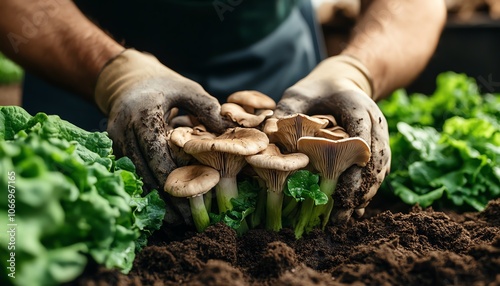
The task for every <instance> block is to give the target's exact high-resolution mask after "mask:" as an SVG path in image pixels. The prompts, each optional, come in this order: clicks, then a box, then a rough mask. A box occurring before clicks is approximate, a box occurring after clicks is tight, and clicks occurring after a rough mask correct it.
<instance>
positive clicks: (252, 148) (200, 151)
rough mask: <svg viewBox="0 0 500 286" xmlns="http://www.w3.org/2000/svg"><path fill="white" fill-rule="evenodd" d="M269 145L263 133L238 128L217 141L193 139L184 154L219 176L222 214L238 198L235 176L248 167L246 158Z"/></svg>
mask: <svg viewBox="0 0 500 286" xmlns="http://www.w3.org/2000/svg"><path fill="white" fill-rule="evenodd" d="M268 144H269V139H268V138H267V136H266V134H264V133H263V132H261V131H259V130H257V129H254V128H241V127H235V128H230V129H228V130H227V131H226V132H225V133H223V134H222V135H220V136H218V137H215V138H204V139H192V140H190V141H188V142H187V143H186V144H184V151H185V152H186V153H188V154H191V155H192V156H193V157H195V158H196V159H197V160H198V161H199V162H201V163H202V164H204V165H207V166H210V167H212V168H214V169H216V170H218V171H219V173H220V177H221V179H220V181H219V183H218V184H217V186H216V187H215V191H216V196H217V205H218V207H219V212H220V213H223V212H225V211H227V210H230V209H231V208H232V204H231V199H232V198H237V197H238V187H237V184H236V175H237V174H238V173H239V171H240V170H241V169H242V168H243V166H245V164H246V161H245V156H248V155H253V154H257V153H259V152H260V151H262V150H264V149H265V148H266V147H267V145H268Z"/></svg>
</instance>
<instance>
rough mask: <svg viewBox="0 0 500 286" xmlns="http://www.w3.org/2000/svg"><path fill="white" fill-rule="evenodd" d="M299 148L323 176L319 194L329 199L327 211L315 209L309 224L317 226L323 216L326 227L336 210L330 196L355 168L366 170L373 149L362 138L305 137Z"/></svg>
mask: <svg viewBox="0 0 500 286" xmlns="http://www.w3.org/2000/svg"><path fill="white" fill-rule="evenodd" d="M297 147H298V149H299V151H300V152H302V153H304V154H306V155H307V156H309V160H310V162H311V164H312V165H313V167H314V168H315V169H316V170H317V171H318V172H319V174H320V178H321V180H320V190H321V191H322V192H323V193H325V194H326V195H327V196H328V203H327V205H326V207H316V210H315V212H314V213H313V214H312V216H311V218H310V223H311V224H313V225H314V224H316V222H315V220H317V219H318V218H319V216H320V215H321V214H323V215H324V216H325V217H324V218H323V226H325V225H326V223H327V222H328V220H329V214H330V212H331V210H332V208H333V199H332V197H331V196H332V194H333V192H334V191H335V187H336V185H337V181H338V179H339V177H340V175H341V174H342V173H343V172H344V171H345V170H346V169H347V168H349V167H350V166H352V165H358V166H360V167H364V166H366V164H367V163H368V161H369V160H370V156H371V152H370V147H369V145H368V143H366V141H365V140H363V139H362V138H360V137H350V138H346V139H341V140H330V139H326V138H318V137H302V138H300V139H299V140H298V142H297ZM324 208H326V209H324ZM323 209H324V210H323Z"/></svg>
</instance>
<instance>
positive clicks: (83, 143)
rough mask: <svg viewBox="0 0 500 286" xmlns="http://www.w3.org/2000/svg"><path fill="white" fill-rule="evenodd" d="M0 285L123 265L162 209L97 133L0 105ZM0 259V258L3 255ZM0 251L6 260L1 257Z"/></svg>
mask: <svg viewBox="0 0 500 286" xmlns="http://www.w3.org/2000/svg"><path fill="white" fill-rule="evenodd" d="M0 139H1V140H0V173H1V174H2V176H0V186H1V187H2V192H1V193H2V197H1V199H0V213H1V214H2V215H1V216H0V225H2V228H4V227H7V230H8V231H9V232H8V234H9V236H8V237H7V236H5V233H7V230H4V231H3V232H2V236H0V238H1V239H0V254H1V257H2V260H1V262H0V264H1V265H2V267H1V270H0V273H2V275H1V279H2V281H1V283H0V284H1V285H9V284H11V283H13V284H15V285H23V286H24V285H55V284H58V283H62V282H68V281H71V280H73V279H75V278H76V277H77V276H78V275H80V273H81V272H82V271H83V269H84V268H85V266H86V264H87V262H88V261H89V260H91V261H95V262H97V263H99V264H101V265H105V266H106V267H108V268H115V269H119V270H121V271H123V272H125V273H126V272H128V271H130V269H131V267H132V263H133V260H134V258H135V252H136V250H139V249H141V248H142V247H144V246H145V244H146V243H147V237H148V236H149V235H150V234H151V233H152V232H153V231H154V230H156V229H158V228H159V227H160V225H161V222H162V219H163V216H164V213H165V209H164V203H163V201H162V200H161V199H160V198H159V195H158V193H157V192H156V191H154V192H151V193H149V194H148V195H147V196H144V197H143V196H141V194H142V182H141V181H140V180H139V178H138V177H137V175H136V174H135V167H134V165H133V164H132V162H131V161H130V160H129V159H127V158H121V159H120V160H116V161H115V158H114V156H113V155H112V149H111V145H112V144H111V140H110V139H109V138H108V137H107V135H106V134H104V133H89V132H86V131H84V130H82V129H80V128H78V127H76V126H74V125H72V124H70V123H68V122H66V121H63V120H61V119H60V118H59V117H57V116H47V115H45V114H43V113H39V114H37V115H36V116H34V117H32V116H31V115H29V114H28V113H26V112H25V111H24V110H23V109H21V108H18V107H0ZM4 257H5V259H3V258H4ZM7 257H8V259H7Z"/></svg>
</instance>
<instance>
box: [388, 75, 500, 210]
mask: <svg viewBox="0 0 500 286" xmlns="http://www.w3.org/2000/svg"><path fill="white" fill-rule="evenodd" d="M437 84H438V88H437V89H436V91H435V92H434V94H433V95H431V96H424V95H421V94H414V95H411V96H408V95H407V94H406V93H404V92H403V91H398V92H396V93H395V94H394V95H393V97H391V98H389V99H388V100H386V101H383V102H381V103H380V105H379V106H380V107H381V109H382V111H383V112H384V114H386V117H387V120H388V123H389V126H390V128H389V129H390V134H391V138H390V145H391V150H392V164H391V172H392V173H391V174H389V176H388V177H387V179H386V181H385V184H384V185H383V187H382V191H383V192H389V193H392V194H395V195H396V196H398V197H400V198H401V200H402V201H404V202H405V203H408V204H416V203H418V204H420V205H421V206H423V207H427V206H430V205H435V206H440V205H441V206H442V205H446V206H447V207H450V206H454V207H455V208H457V209H463V210H478V211H481V210H483V209H484V208H485V206H486V204H487V202H488V201H489V200H491V199H495V198H498V197H499V196H500V176H499V174H500V171H499V170H500V96H499V95H493V94H486V95H481V94H480V93H479V89H478V87H477V85H476V83H475V81H474V80H473V79H470V78H468V77H467V76H465V75H460V74H454V73H445V74H442V75H440V76H439V77H438V79H437ZM403 103H404V104H408V105H406V106H403V105H400V104H403ZM398 106H399V110H398V109H397V107H398Z"/></svg>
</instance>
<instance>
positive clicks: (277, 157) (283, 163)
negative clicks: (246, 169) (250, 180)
mask: <svg viewBox="0 0 500 286" xmlns="http://www.w3.org/2000/svg"><path fill="white" fill-rule="evenodd" d="M245 159H246V161H247V162H248V163H249V164H250V165H251V166H252V167H254V168H260V169H270V170H277V171H295V170H298V169H301V168H304V167H305V166H307V164H308V163H309V157H307V155H305V154H302V153H290V154H281V152H280V149H279V148H278V147H277V146H276V145H274V144H272V143H271V144H269V145H268V146H267V148H266V149H264V150H263V151H261V152H259V153H258V154H255V155H250V156H246V157H245Z"/></svg>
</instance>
